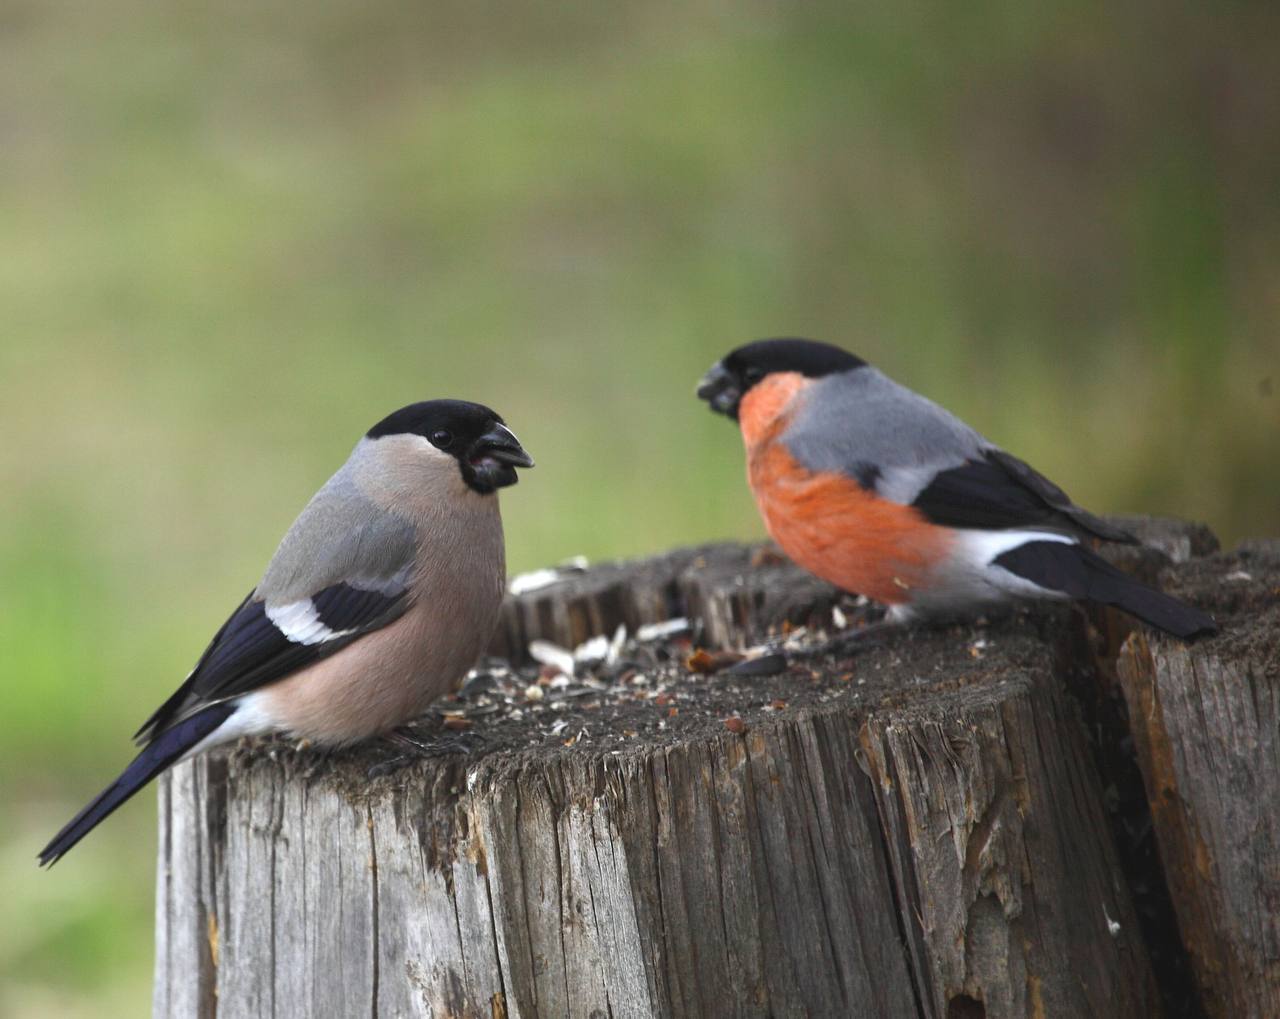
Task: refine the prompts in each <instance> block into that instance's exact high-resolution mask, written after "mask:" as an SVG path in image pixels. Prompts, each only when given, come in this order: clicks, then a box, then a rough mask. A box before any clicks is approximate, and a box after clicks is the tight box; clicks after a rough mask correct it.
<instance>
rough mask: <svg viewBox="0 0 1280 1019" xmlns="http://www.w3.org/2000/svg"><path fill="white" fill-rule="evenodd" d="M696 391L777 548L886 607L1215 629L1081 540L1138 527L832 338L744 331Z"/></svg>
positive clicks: (1115, 537)
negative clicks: (1076, 607)
mask: <svg viewBox="0 0 1280 1019" xmlns="http://www.w3.org/2000/svg"><path fill="white" fill-rule="evenodd" d="M697 395H698V396H699V397H700V398H701V399H703V400H706V401H707V402H708V403H709V404H710V405H711V408H712V409H713V410H715V411H717V412H719V413H721V414H725V415H727V416H728V417H730V418H733V419H735V420H736V421H737V422H738V425H739V426H740V428H741V430H742V438H743V442H744V443H745V445H746V454H747V478H748V482H749V484H750V486H751V491H752V494H753V495H754V496H755V500H756V505H757V506H758V507H759V509H760V513H761V515H762V516H763V517H764V522H765V527H766V528H767V529H768V531H769V534H770V535H772V537H773V538H774V540H775V541H777V543H778V544H779V545H780V546H781V547H782V549H783V551H784V552H786V554H787V555H788V556H790V557H791V558H792V559H793V560H794V561H795V562H797V563H798V564H800V565H801V566H803V567H804V568H805V569H807V570H809V571H810V572H811V573H814V574H816V575H817V576H819V577H821V578H822V579H824V580H826V581H828V582H830V583H832V584H835V585H836V586H837V587H840V588H843V589H844V590H846V591H850V592H853V593H856V594H862V595H866V596H867V597H868V598H873V599H875V600H876V601H878V602H881V603H883V604H885V605H887V606H888V616H887V617H886V619H887V621H888V622H891V623H892V622H903V621H905V620H908V619H910V618H913V617H915V616H952V615H957V614H967V613H971V612H974V611H979V610H982V609H984V608H989V607H991V606H993V605H997V604H1000V603H1005V602H1010V601H1014V600H1017V599H1025V598H1032V599H1034V598H1050V599H1066V598H1077V599H1084V600H1087V601H1093V602H1100V603H1102V604H1105V605H1113V606H1115V607H1117V608H1120V609H1123V610H1124V611H1125V612H1128V613H1130V614H1131V615H1134V616H1137V617H1138V618H1139V619H1141V620H1143V621H1145V622H1147V623H1150V624H1151V625H1152V626H1155V627H1157V628H1159V629H1161V630H1165V631H1167V632H1169V633H1172V634H1175V635H1177V636H1179V637H1183V638H1189V637H1195V636H1198V635H1201V634H1210V633H1214V632H1216V630H1217V626H1216V624H1215V623H1214V621H1213V619H1211V618H1210V617H1209V616H1207V615H1206V614H1205V613H1203V612H1201V611H1200V610H1199V609H1196V608H1192V607H1191V606H1190V605H1186V604H1183V603H1182V602H1180V601H1178V600H1176V599H1174V598H1171V597H1170V596H1168V595H1166V594H1162V593H1160V592H1159V591H1155V590H1152V589H1151V588H1149V587H1146V586H1145V585H1143V584H1140V583H1138V582H1137V581H1136V580H1134V579H1133V578H1131V577H1130V576H1128V575H1127V574H1125V573H1123V572H1122V571H1120V570H1118V569H1116V568H1115V567H1114V566H1112V565H1111V564H1109V563H1108V562H1106V561H1105V560H1104V559H1102V558H1101V557H1100V556H1098V555H1097V554H1096V553H1094V552H1093V551H1091V550H1090V549H1089V548H1087V547H1085V546H1084V545H1083V544H1082V543H1081V539H1082V538H1101V539H1104V540H1107V541H1129V542H1132V541H1133V540H1134V539H1133V538H1132V536H1130V535H1129V534H1127V533H1126V532H1124V531H1121V530H1119V529H1118V528H1116V527H1114V526H1112V525H1111V524H1109V523H1107V522H1106V521H1104V520H1100V519H1099V518H1098V517H1096V516H1094V515H1093V514H1092V513H1089V512H1087V511H1086V510H1083V509H1081V508H1080V507H1079V506H1076V505H1075V504H1074V503H1072V501H1071V500H1070V499H1069V498H1068V497H1067V494H1066V493H1065V492H1064V491H1063V490H1062V489H1060V488H1059V487H1058V486H1057V485H1055V484H1054V483H1053V482H1051V481H1049V480H1048V479H1047V478H1045V477H1044V476H1043V475H1041V474H1039V473H1037V472H1036V471H1035V470H1033V469H1032V468H1031V467H1029V466H1028V465H1027V464H1025V463H1023V462H1022V461H1021V460H1019V459H1018V458H1017V457H1015V456H1011V455H1010V454H1009V453H1006V452H1005V451H1004V450H1002V449H1000V448H999V447H998V446H996V445H995V444H994V443H991V442H989V441H988V440H987V439H985V438H983V437H982V436H981V435H979V434H978V433H977V432H975V431H974V430H973V429H972V428H970V427H969V426H968V425H966V424H965V423H964V422H963V421H960V420H959V419H958V418H956V417H955V416H954V415H952V414H950V413H948V412H947V411H946V410H944V409H943V408H941V407H939V406H938V405H937V404H935V403H933V402H932V401H930V400H927V399H926V398H925V397H923V396H920V395H919V394H918V393H914V392H912V391H911V390H910V389H907V388H906V387H905V386H901V385H899V384H898V383H896V382H894V381H893V380H892V379H890V378H888V377H887V376H886V375H884V374H883V373H882V372H880V371H877V370H876V369H875V368H873V367H872V366H871V365H869V364H867V363H866V362H865V361H863V360H861V359H860V358H857V357H855V356H854V355H853V354H850V353H848V352H847V351H845V350H842V349H840V348H839V347H834V346H830V345H829V344H825V343H816V342H813V341H811V340H799V339H773V340H760V341H758V342H755V343H749V344H747V345H745V346H742V347H739V348H737V349H736V350H734V351H732V352H731V353H730V354H728V355H726V356H725V357H724V358H723V359H722V360H720V361H719V362H718V363H716V364H715V365H713V366H712V368H711V370H710V371H709V372H708V373H707V374H706V375H705V376H704V377H703V379H702V381H701V383H700V384H699V386H698V390H697Z"/></svg>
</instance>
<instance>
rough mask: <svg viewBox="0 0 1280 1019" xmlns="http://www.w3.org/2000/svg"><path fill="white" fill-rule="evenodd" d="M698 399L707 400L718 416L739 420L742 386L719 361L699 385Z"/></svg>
mask: <svg viewBox="0 0 1280 1019" xmlns="http://www.w3.org/2000/svg"><path fill="white" fill-rule="evenodd" d="M697 394H698V399H699V400H706V401H707V403H708V404H710V405H711V409H712V410H713V411H715V412H716V413H717V414H724V415H725V416H726V417H731V418H733V419H734V420H735V421H736V420H737V419H738V402H739V401H740V400H741V399H742V386H741V384H740V383H739V382H738V380H737V379H736V378H734V376H733V373H732V372H730V371H729V370H728V369H727V368H726V367H725V366H724V365H723V364H722V363H721V362H719V361H717V362H716V363H715V364H713V365H712V366H711V370H710V371H709V372H707V374H705V375H704V376H702V381H701V382H699V383H698V389H697Z"/></svg>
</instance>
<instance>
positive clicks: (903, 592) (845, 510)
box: [743, 420, 953, 605]
mask: <svg viewBox="0 0 1280 1019" xmlns="http://www.w3.org/2000/svg"><path fill="white" fill-rule="evenodd" d="M783 423H784V422H783V421H782V420H775V422H774V427H771V428H767V429H762V430H761V432H760V434H759V435H758V440H759V441H757V442H756V443H749V445H748V450H747V477H748V481H749V482H750V484H751V491H752V493H753V494H754V495H755V498H756V505H757V506H759V507H760V513H761V515H762V516H763V517H764V522H765V526H766V527H767V528H768V530H769V534H770V535H772V536H773V539H774V541H776V542H777V543H778V544H779V545H781V546H782V549H783V551H784V552H786V553H787V555H789V556H790V557H791V558H792V559H794V560H795V561H796V562H797V563H799V564H800V565H801V566H803V567H804V568H805V569H806V570H808V571H809V572H811V573H814V574H816V575H817V576H819V577H821V578H822V579H823V580H826V581H829V582H830V583H832V584H835V585H837V586H838V587H841V588H843V589H844V590H846V591H853V592H855V593H857V594H864V595H866V596H867V597H868V598H874V599H875V600H876V601H879V602H884V603H886V604H890V605H896V604H899V603H902V602H909V601H911V600H912V598H913V590H914V589H916V588H918V587H920V586H922V585H923V584H925V583H926V582H927V580H928V575H929V572H930V569H931V568H932V567H933V566H934V565H935V564H937V563H939V562H940V561H942V560H943V559H945V558H946V556H947V554H948V552H949V550H950V547H951V543H952V540H953V536H952V532H951V531H950V530H949V529H947V528H945V527H938V526H936V525H935V524H931V523H929V522H928V521H927V520H926V519H925V518H924V517H923V516H922V515H921V513H920V512H919V511H918V510H916V509H913V508H912V507H910V506H901V505H898V504H897V503H893V502H888V501H887V500H884V499H881V498H879V497H878V496H876V495H875V494H874V493H872V492H868V491H867V490H866V489H864V488H863V487H862V486H861V485H859V484H858V483H857V482H856V481H854V480H853V479H852V478H848V477H845V476H844V475H843V474H828V473H818V474H815V473H813V472H811V471H808V470H806V469H805V468H804V467H803V466H801V465H800V464H799V463H797V462H796V460H795V459H794V458H793V457H792V456H791V454H790V453H789V452H788V451H787V449H786V447H785V446H784V445H783V444H782V443H781V442H779V441H777V440H776V439H775V438H774V436H775V435H776V433H777V432H778V431H779V430H780V427H781V425H782V424H783ZM743 433H744V437H745V435H746V427H745V425H744V428H743Z"/></svg>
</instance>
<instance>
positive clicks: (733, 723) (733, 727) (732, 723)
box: [724, 715, 747, 736]
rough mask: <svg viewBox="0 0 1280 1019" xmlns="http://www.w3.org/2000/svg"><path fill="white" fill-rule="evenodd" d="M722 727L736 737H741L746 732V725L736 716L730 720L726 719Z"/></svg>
mask: <svg viewBox="0 0 1280 1019" xmlns="http://www.w3.org/2000/svg"><path fill="white" fill-rule="evenodd" d="M724 727H725V728H726V729H728V730H729V731H730V732H731V733H733V734H734V735H736V736H741V735H742V734H743V733H744V732H746V731H747V723H746V722H744V721H743V720H742V719H741V718H739V717H738V716H737V715H733V716H732V717H730V718H726V719H725V720H724Z"/></svg>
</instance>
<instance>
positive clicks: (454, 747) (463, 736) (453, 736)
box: [368, 726, 484, 779]
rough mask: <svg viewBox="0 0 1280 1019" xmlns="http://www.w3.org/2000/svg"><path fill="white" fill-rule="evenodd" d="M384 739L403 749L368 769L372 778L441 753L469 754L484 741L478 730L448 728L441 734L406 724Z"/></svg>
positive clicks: (392, 745)
mask: <svg viewBox="0 0 1280 1019" xmlns="http://www.w3.org/2000/svg"><path fill="white" fill-rule="evenodd" d="M382 740H383V742H384V743H386V744H388V745H390V746H391V747H394V748H395V749H396V750H398V751H400V752H399V753H398V754H396V755H395V756H394V757H390V758H388V759H387V760H385V761H379V762H378V763H377V764H375V765H373V766H372V767H371V768H370V769H369V771H368V777H369V778H371V779H372V778H378V777H380V776H382V775H390V774H392V773H394V772H397V771H399V770H400V769H401V768H406V767H408V766H409V765H411V764H413V763H414V762H415V761H420V760H422V758H424V757H434V756H436V755H438V754H469V753H471V752H472V751H474V750H476V749H478V748H479V747H480V746H483V745H484V738H483V737H482V736H480V735H479V734H478V733H474V732H456V733H455V732H448V733H442V734H440V735H439V736H431V735H429V734H424V733H423V732H422V730H421V729H418V728H411V727H409V726H403V727H401V728H399V729H395V730H393V731H391V732H389V733H387V734H386V735H385V736H383V737H382Z"/></svg>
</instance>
